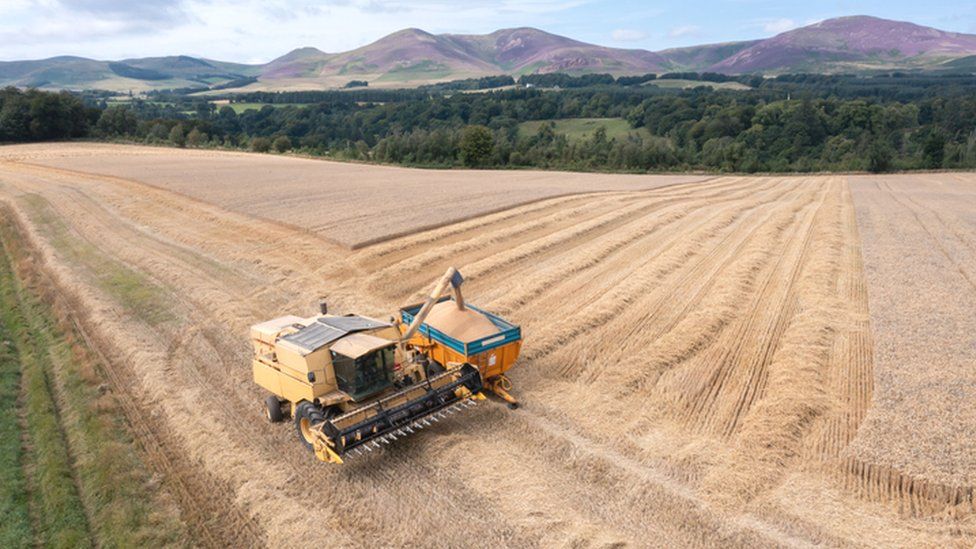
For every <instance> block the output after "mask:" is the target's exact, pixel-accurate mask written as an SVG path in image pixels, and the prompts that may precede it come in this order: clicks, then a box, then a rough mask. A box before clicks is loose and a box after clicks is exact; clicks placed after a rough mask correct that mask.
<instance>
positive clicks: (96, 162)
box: [10, 144, 706, 247]
mask: <svg viewBox="0 0 976 549" xmlns="http://www.w3.org/2000/svg"><path fill="white" fill-rule="evenodd" d="M18 149H19V150H18ZM14 151H16V152H12V153H10V154H12V155H13V156H15V157H17V156H19V155H21V154H23V155H24V156H23V159H24V161H27V162H32V163H37V164H41V165H45V166H50V167H57V168H60V169H65V170H71V171H80V172H84V173H90V174H99V175H106V176H112V177H118V178H122V179H127V180H133V181H138V182H140V183H146V184H149V185H153V186H156V187H159V188H163V189H167V190H171V191H174V192H177V193H180V194H183V195H186V196H188V197H191V198H196V199H199V200H203V201H206V202H210V203H213V204H219V205H221V206H222V207H224V208H226V209H228V210H231V211H235V212H240V213H245V214H250V215H254V216H258V217H262V218H265V219H269V220H273V221H279V222H281V223H285V224H288V225H290V226H293V227H298V228H302V229H306V230H309V231H312V232H314V233H316V234H319V235H322V236H324V237H326V238H329V239H331V240H333V241H335V242H337V243H339V244H341V245H343V246H348V247H360V246H364V245H366V244H370V243H374V242H378V241H381V240H386V239H389V238H391V237H394V236H399V235H404V234H408V233H412V232H416V231H418V230H421V229H427V228H431V227H436V226H441V225H446V224H449V223H452V222H457V221H461V220H463V219H467V218H471V217H475V216H478V215H484V214H486V213H491V212H496V211H500V210H504V209H508V208H511V207H513V206H517V205H520V204H525V203H528V202H533V201H537V200H541V199H545V198H553V197H557V196H563V195H567V194H578V193H581V192H598V191H611V190H621V191H622V190H641V189H652V188H656V187H661V186H665V185H671V184H675V183H687V182H691V181H698V180H703V179H706V177H705V176H684V175H675V176H645V175H630V176H626V175H625V176H619V175H602V174H579V173H563V172H539V171H511V172H477V171H457V170H453V171H452V170H417V169H404V168H397V167H387V166H382V167H381V166H366V165H359V164H346V163H339V162H327V161H319V160H308V159H303V158H293V157H283V156H272V155H255V154H249V153H236V154H235V153H225V152H221V153H214V152H207V151H186V152H183V153H178V154H177V156H176V157H174V155H173V151H172V150H171V149H165V148H154V147H124V148H119V147H114V146H111V145H98V144H70V145H64V146H62V147H59V148H57V149H52V148H50V147H44V146H43V145H42V146H38V147H34V146H24V147H19V148H17V149H14ZM363 204H369V205H370V207H369V209H363V208H362V205H363Z"/></svg>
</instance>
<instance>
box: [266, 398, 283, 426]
mask: <svg viewBox="0 0 976 549" xmlns="http://www.w3.org/2000/svg"><path fill="white" fill-rule="evenodd" d="M264 415H265V416H266V417H267V418H268V421H270V422H271V423H280V422H281V420H283V419H285V415H284V414H283V413H282V412H281V401H280V400H278V397H276V396H274V395H270V396H269V397H268V398H267V399H265V401H264Z"/></svg>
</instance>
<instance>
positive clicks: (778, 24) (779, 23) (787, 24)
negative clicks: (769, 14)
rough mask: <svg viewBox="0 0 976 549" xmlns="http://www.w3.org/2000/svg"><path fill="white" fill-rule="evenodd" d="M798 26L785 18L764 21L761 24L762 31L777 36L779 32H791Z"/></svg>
mask: <svg viewBox="0 0 976 549" xmlns="http://www.w3.org/2000/svg"><path fill="white" fill-rule="evenodd" d="M799 26H800V25H798V24H797V22H796V21H794V20H792V19H788V18H786V17H784V18H782V19H770V20H768V21H764V22H763V24H762V28H763V30H764V31H766V32H769V33H773V34H779V33H781V32H786V31H789V30H793V29H795V28H797V27H799Z"/></svg>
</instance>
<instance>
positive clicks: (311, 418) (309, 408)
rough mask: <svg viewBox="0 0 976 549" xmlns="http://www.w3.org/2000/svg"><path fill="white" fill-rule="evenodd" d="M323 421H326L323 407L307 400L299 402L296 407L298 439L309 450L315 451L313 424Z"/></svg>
mask: <svg viewBox="0 0 976 549" xmlns="http://www.w3.org/2000/svg"><path fill="white" fill-rule="evenodd" d="M323 421H325V414H324V413H323V412H322V409H321V408H319V407H318V406H316V405H315V404H312V403H311V402H308V401H307V400H305V401H302V402H300V403H298V406H297V407H296V408H295V430H296V431H297V432H298V439H299V440H301V441H302V444H304V445H305V448H308V451H309V452H312V451H314V448H313V446H312V441H313V440H314V437H313V436H312V425H318V424H319V423H322V422H323Z"/></svg>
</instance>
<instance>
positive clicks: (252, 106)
mask: <svg viewBox="0 0 976 549" xmlns="http://www.w3.org/2000/svg"><path fill="white" fill-rule="evenodd" d="M265 105H269V106H272V107H275V108H278V107H304V106H305V105H303V104H301V103H273V104H272V103H221V104H218V105H217V110H220V109H221V108H222V107H225V106H228V107H230V108H232V109H234V112H236V113H237V114H241V113H242V112H244V111H247V110H255V111H259V110H261V108H262V107H264V106H265Z"/></svg>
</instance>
